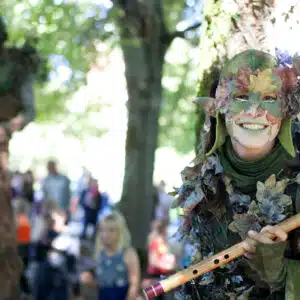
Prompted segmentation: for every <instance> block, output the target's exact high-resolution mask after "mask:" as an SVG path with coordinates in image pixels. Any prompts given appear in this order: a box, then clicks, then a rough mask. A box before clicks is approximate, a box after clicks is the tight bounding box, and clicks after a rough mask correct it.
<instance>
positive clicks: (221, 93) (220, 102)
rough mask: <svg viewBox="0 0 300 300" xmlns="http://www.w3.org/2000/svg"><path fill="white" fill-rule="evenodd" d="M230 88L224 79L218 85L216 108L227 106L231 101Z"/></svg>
mask: <svg viewBox="0 0 300 300" xmlns="http://www.w3.org/2000/svg"><path fill="white" fill-rule="evenodd" d="M229 94H230V90H229V88H228V86H227V84H226V81H225V80H224V79H222V80H221V82H220V83H219V85H218V88H217V90H216V109H220V108H222V107H225V106H226V105H227V104H228V102H229Z"/></svg>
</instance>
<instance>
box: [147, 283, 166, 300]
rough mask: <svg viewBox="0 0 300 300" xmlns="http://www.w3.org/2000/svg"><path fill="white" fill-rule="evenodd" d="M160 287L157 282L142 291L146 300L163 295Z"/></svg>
mask: <svg viewBox="0 0 300 300" xmlns="http://www.w3.org/2000/svg"><path fill="white" fill-rule="evenodd" d="M164 292H165V291H164V289H163V287H162V285H161V284H160V283H159V282H158V283H156V284H155V285H151V286H149V287H147V288H145V289H144V295H145V297H146V299H147V300H151V299H155V297H157V296H159V295H162V294H163V293H164Z"/></svg>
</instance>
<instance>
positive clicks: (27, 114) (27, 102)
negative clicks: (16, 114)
mask: <svg viewBox="0 0 300 300" xmlns="http://www.w3.org/2000/svg"><path fill="white" fill-rule="evenodd" d="M33 83H34V76H32V75H31V76H30V75H29V76H28V78H27V79H26V80H25V81H24V83H23V84H22V86H21V93H20V94H21V98H22V99H21V100H22V105H23V111H22V113H23V115H24V118H25V120H24V125H23V127H25V126H26V125H27V124H28V123H29V122H31V121H33V120H34V119H35V117H36V111H35V103H34V92H33Z"/></svg>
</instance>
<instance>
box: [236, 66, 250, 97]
mask: <svg viewBox="0 0 300 300" xmlns="http://www.w3.org/2000/svg"><path fill="white" fill-rule="evenodd" d="M250 74H252V70H251V69H250V68H240V69H239V70H238V73H237V79H236V84H235V86H236V87H237V88H238V89H239V90H240V91H241V92H244V93H247V92H248V86H249V77H250Z"/></svg>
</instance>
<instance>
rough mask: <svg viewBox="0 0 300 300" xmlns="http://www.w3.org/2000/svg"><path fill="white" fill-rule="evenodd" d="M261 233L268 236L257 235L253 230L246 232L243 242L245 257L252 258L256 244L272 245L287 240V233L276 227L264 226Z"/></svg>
mask: <svg viewBox="0 0 300 300" xmlns="http://www.w3.org/2000/svg"><path fill="white" fill-rule="evenodd" d="M261 232H266V233H268V234H264V235H262V234H259V233H258V232H255V231H253V230H250V231H249V232H248V238H247V239H246V240H245V241H244V242H243V247H244V249H245V250H246V252H247V253H246V254H245V256H246V257H247V258H250V259H251V258H252V256H253V255H254V254H255V252H256V245H257V244H274V243H277V242H285V241H286V240H287V237H288V235H287V233H286V232H285V231H284V230H282V229H281V228H280V227H278V226H269V225H268V226H266V227H264V228H263V229H262V230H261Z"/></svg>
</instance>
